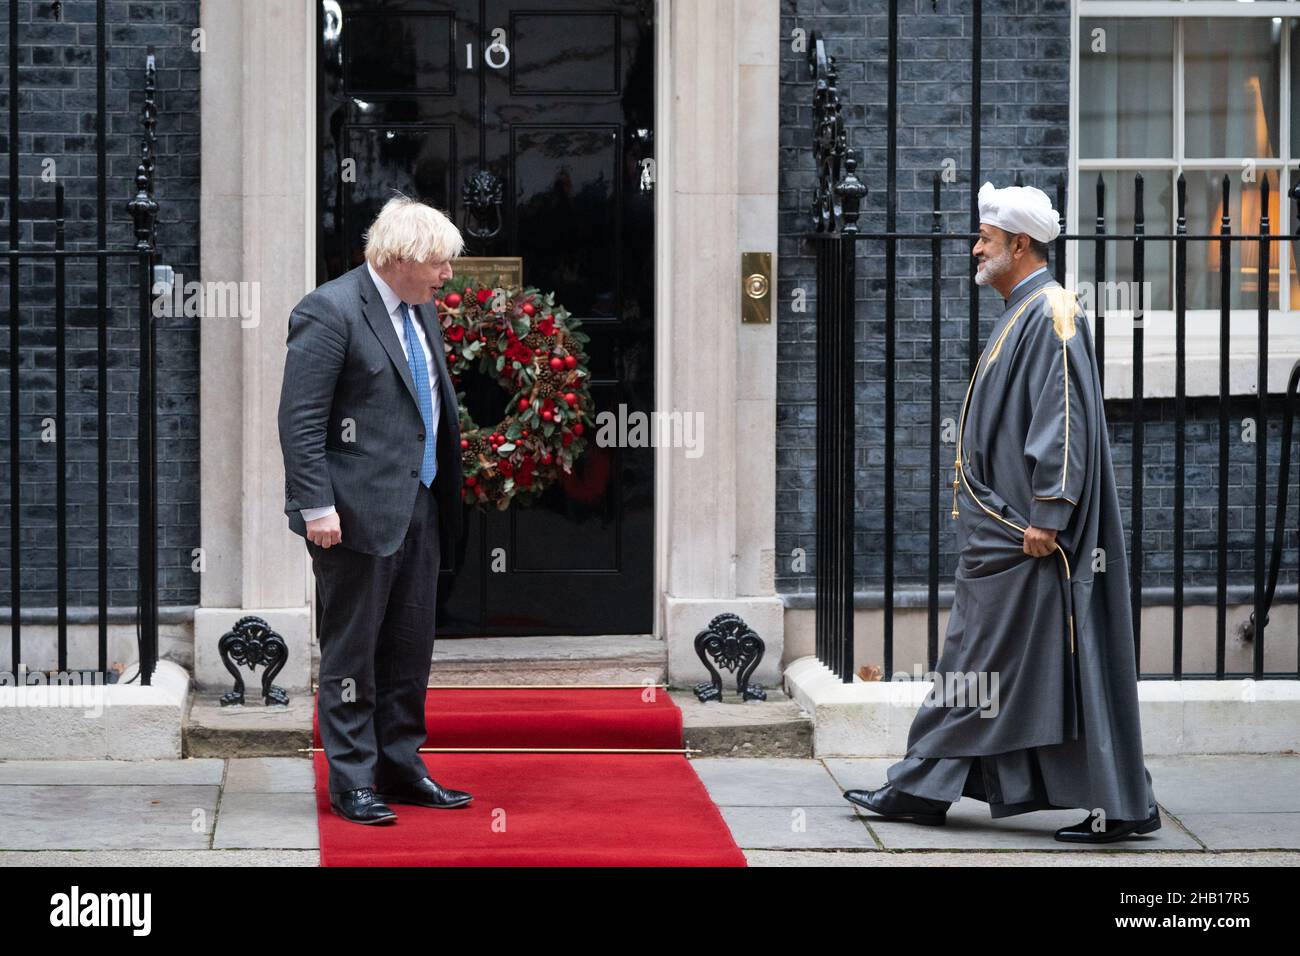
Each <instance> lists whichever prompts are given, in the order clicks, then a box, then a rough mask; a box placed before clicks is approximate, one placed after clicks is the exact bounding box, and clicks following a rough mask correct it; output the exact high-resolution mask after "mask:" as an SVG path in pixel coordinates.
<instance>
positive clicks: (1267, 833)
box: [1178, 812, 1300, 850]
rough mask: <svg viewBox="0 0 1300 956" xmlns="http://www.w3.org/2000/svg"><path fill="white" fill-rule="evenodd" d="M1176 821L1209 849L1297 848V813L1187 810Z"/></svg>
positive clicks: (1299, 825) (1299, 835) (1299, 815)
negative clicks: (1200, 811) (1187, 811)
mask: <svg viewBox="0 0 1300 956" xmlns="http://www.w3.org/2000/svg"><path fill="white" fill-rule="evenodd" d="M1178 822H1179V823H1181V824H1182V825H1183V827H1184V828H1186V829H1187V830H1188V831H1190V832H1191V833H1192V834H1193V835H1195V837H1196V838H1197V839H1198V840H1200V841H1201V842H1202V843H1204V844H1205V846H1206V847H1207V848H1208V849H1211V850H1300V813H1268V812H1265V813H1186V814H1184V815H1183V816H1181V817H1179V818H1178Z"/></svg>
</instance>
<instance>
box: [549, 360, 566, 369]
mask: <svg viewBox="0 0 1300 956" xmlns="http://www.w3.org/2000/svg"><path fill="white" fill-rule="evenodd" d="M551 368H553V369H555V371H557V372H558V371H560V369H562V368H564V359H562V358H559V357H552V358H551Z"/></svg>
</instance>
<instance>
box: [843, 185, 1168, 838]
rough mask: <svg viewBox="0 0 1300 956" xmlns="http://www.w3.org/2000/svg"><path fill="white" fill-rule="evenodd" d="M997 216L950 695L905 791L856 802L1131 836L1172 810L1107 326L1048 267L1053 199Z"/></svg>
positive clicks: (945, 665) (961, 469) (907, 770)
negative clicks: (1162, 783) (1145, 716)
mask: <svg viewBox="0 0 1300 956" xmlns="http://www.w3.org/2000/svg"><path fill="white" fill-rule="evenodd" d="M979 205H980V219H981V225H980V230H979V231H980V239H979V241H978V242H977V243H976V244H975V247H974V250H973V253H972V254H973V255H974V256H975V257H976V259H977V261H978V262H979V264H980V268H979V270H978V271H977V273H976V282H977V283H979V284H980V285H992V286H993V287H994V288H995V289H997V291H998V292H999V293H1000V294H1001V295H1002V296H1003V298H1004V299H1005V300H1006V309H1005V311H1004V312H1003V313H1002V316H1001V318H1000V319H999V320H998V322H997V324H996V326H995V327H994V329H993V332H992V335H991V336H990V339H989V342H988V344H987V345H986V346H985V348H984V352H983V354H982V355H981V356H980V360H979V362H978V363H977V365H976V367H975V372H974V375H972V377H971V381H970V385H969V386H968V388H967V392H966V398H965V401H964V402H963V405H962V412H961V416H960V419H959V422H958V438H957V448H956V460H955V463H954V477H953V510H952V516H953V518H954V519H955V520H956V521H957V529H956V530H957V545H958V549H959V552H960V553H959V557H958V563H957V571H956V583H955V597H954V601H953V607H952V611H951V613H950V614H949V618H948V630H947V635H946V638H945V642H944V647H943V653H942V654H941V656H940V658H939V660H938V662H937V664H936V675H935V677H936V684H935V688H934V690H933V691H932V692H931V694H930V697H929V698H927V703H926V704H925V705H924V706H922V707H921V709H920V711H919V712H918V713H917V716H916V718H915V720H914V722H913V724H912V727H911V730H910V732H909V734H908V740H907V754H906V756H905V757H904V758H903V759H902V760H900V761H898V762H897V763H895V764H894V765H893V766H891V767H890V768H889V770H888V773H887V776H888V779H889V782H888V783H887V784H886V785H885V786H883V787H882V788H880V789H878V790H850V791H848V792H847V793H845V797H846V798H847V799H848V800H850V801H851V802H852V803H854V804H856V805H858V806H862V807H865V808H866V809H869V810H872V811H874V812H876V813H879V814H881V815H883V816H886V817H891V818H895V819H903V820H910V821H912V822H916V823H925V824H932V825H939V824H942V823H944V821H945V815H946V812H947V810H948V807H949V805H950V804H951V802H952V801H954V800H957V799H960V797H962V796H969V797H974V798H975V799H977V800H982V801H985V802H987V803H988V804H989V810H990V812H991V815H992V816H993V817H994V818H999V817H1007V816H1012V815H1015V814H1020V813H1027V812H1029V811H1031V810H1049V809H1071V808H1076V807H1077V808H1084V809H1086V810H1087V811H1088V814H1089V815H1088V817H1087V819H1085V820H1084V821H1083V822H1081V823H1079V824H1077V825H1075V826H1071V827H1064V828H1062V829H1060V830H1057V831H1056V839H1058V840H1061V841H1063V842H1077V843H1108V842H1113V841H1115V840H1119V839H1124V838H1127V837H1130V836H1133V835H1134V834H1141V833H1150V832H1152V831H1154V830H1157V829H1159V827H1160V816H1159V811H1158V809H1157V807H1156V802H1155V795H1154V793H1153V791H1152V788H1151V775H1150V773H1149V772H1148V771H1147V770H1146V767H1145V765H1144V764H1143V759H1142V732H1141V727H1140V724H1139V719H1138V695H1137V674H1136V664H1135V655H1134V649H1133V648H1134V641H1133V623H1132V614H1131V611H1130V605H1129V578H1128V566H1127V555H1126V552H1125V546H1124V530H1123V526H1122V524H1121V520H1120V508H1119V497H1118V495H1117V493H1116V490H1115V476H1114V470H1113V468H1112V465H1111V455H1110V443H1109V440H1108V437H1107V433H1106V421H1105V413H1104V409H1103V407H1102V394H1101V386H1100V378H1099V376H1098V374H1097V359H1096V354H1095V352H1094V348H1093V339H1092V330H1091V327H1090V322H1089V320H1088V318H1087V315H1086V314H1085V313H1084V312H1083V310H1082V309H1081V308H1080V307H1079V305H1078V303H1077V301H1076V297H1075V295H1074V294H1073V293H1071V292H1068V291H1067V290H1065V289H1063V288H1062V287H1061V286H1060V285H1059V284H1057V283H1056V282H1055V281H1054V280H1053V278H1052V276H1051V274H1050V273H1049V272H1048V270H1047V253H1048V245H1047V244H1048V243H1049V242H1051V241H1052V240H1054V239H1055V238H1056V236H1057V235H1058V234H1059V225H1058V216H1057V213H1056V211H1055V210H1054V209H1052V206H1051V201H1050V200H1049V199H1048V198H1047V196H1046V194H1045V193H1043V192H1042V191H1041V190H1038V189H1034V188H1033V187H1008V188H1007V189H994V188H993V186H992V184H989V183H985V185H984V188H982V189H981V190H980V194H979ZM990 691H993V692H994V694H993V699H990V697H989V692H990Z"/></svg>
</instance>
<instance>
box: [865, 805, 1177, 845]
mask: <svg viewBox="0 0 1300 956" xmlns="http://www.w3.org/2000/svg"><path fill="white" fill-rule="evenodd" d="M867 814H868V820H867V822H868V825H869V826H870V827H871V830H872V832H873V833H875V834H876V836H877V837H878V838H879V840H880V842H881V843H882V844H883V845H884V846H885V847H886V848H888V849H891V850H921V849H925V850H1045V849H1049V848H1050V849H1052V850H1060V851H1064V852H1073V853H1078V852H1085V853H1089V852H1099V851H1101V852H1109V851H1116V850H1118V851H1120V852H1139V851H1142V852H1145V851H1149V850H1164V851H1172V850H1193V851H1200V850H1201V845H1200V844H1199V843H1197V842H1196V840H1195V839H1194V838H1193V837H1192V836H1191V835H1189V834H1188V833H1186V832H1185V831H1184V830H1183V829H1182V828H1181V827H1179V826H1178V824H1177V823H1176V822H1174V821H1172V820H1170V819H1169V818H1168V816H1167V815H1165V814H1161V819H1162V822H1161V827H1160V829H1159V830H1157V831H1156V832H1155V833H1149V834H1144V835H1142V836H1138V837H1134V838H1133V839H1129V840H1121V841H1119V842H1118V843H1113V844H1102V845H1082V844H1079V845H1074V844H1069V843H1060V842H1058V841H1057V840H1056V839H1055V838H1054V837H1053V832H1054V831H1056V830H1059V829H1060V828H1061V827H1065V826H1072V825H1074V824H1076V823H1078V822H1079V821H1080V820H1082V819H1083V817H1084V814H1083V813H1082V812H1081V811H1079V810H1038V811H1035V812H1033V813H1021V814H1017V815H1016V816H1014V817H1003V818H1001V819H999V820H994V819H993V818H992V817H990V816H989V809H988V804H986V803H983V802H981V801H979V800H972V799H969V798H965V799H962V800H959V801H957V802H956V803H954V804H953V805H952V806H951V807H950V808H949V810H948V818H947V823H945V824H944V825H943V826H941V827H928V826H921V825H919V824H915V823H907V822H905V821H900V820H887V819H885V818H884V817H881V816H878V815H877V814H873V813H871V812H870V811H867Z"/></svg>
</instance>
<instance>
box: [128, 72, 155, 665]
mask: <svg viewBox="0 0 1300 956" xmlns="http://www.w3.org/2000/svg"><path fill="white" fill-rule="evenodd" d="M156 90H157V67H156V64H155V61H154V57H153V54H152V53H151V54H149V56H148V58H147V60H146V65H145V95H144V104H143V106H142V107H141V110H140V121H141V124H142V125H143V127H144V133H143V137H142V139H141V145H140V165H139V166H137V167H136V174H135V184H136V194H135V198H134V199H132V200H131V202H130V203H128V204H127V209H128V210H129V212H130V213H131V217H132V219H134V221H135V240H136V241H135V248H136V253H137V257H138V258H137V268H138V269H139V322H140V330H139V331H140V388H139V406H138V419H139V421H138V430H139V459H138V470H137V474H138V487H139V502H138V503H139V513H138V528H139V532H138V548H137V551H138V554H137V558H138V593H139V604H140V609H139V622H140V648H139V650H140V683H142V684H144V685H145V686H148V685H149V684H150V683H151V682H152V677H153V671H154V667H155V666H156V665H157V663H158V484H157V428H156V424H155V416H156V409H157V395H156V382H155V376H154V354H155V348H156V344H157V343H156V331H155V325H154V321H153V318H154V316H153V306H152V300H153V262H154V229H155V226H156V223H157V217H158V203H157V201H156V200H155V199H154V198H153V174H154V146H155V143H156V136H155V133H154V127H155V125H156V124H157V119H158V112H157V106H156V105H155V103H154V93H155V91H156Z"/></svg>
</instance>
